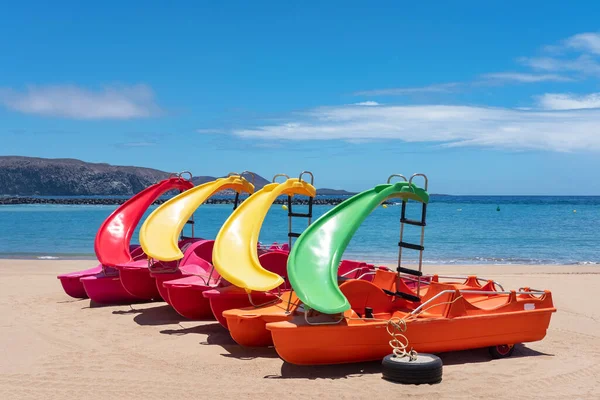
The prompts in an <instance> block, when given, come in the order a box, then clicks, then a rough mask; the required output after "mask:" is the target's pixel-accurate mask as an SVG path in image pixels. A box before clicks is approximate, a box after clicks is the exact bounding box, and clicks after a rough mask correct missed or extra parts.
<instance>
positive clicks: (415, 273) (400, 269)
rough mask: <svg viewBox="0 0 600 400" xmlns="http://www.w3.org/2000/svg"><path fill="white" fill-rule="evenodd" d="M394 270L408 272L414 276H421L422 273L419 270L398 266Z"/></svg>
mask: <svg viewBox="0 0 600 400" xmlns="http://www.w3.org/2000/svg"><path fill="white" fill-rule="evenodd" d="M396 271H398V272H400V273H402V274H409V275H414V276H423V273H422V272H421V271H417V270H416V269H410V268H404V267H398V268H396Z"/></svg>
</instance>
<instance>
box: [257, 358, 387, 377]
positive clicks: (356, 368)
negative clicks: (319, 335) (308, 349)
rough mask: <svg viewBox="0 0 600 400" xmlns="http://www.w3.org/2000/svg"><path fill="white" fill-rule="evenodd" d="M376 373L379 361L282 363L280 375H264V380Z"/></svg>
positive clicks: (379, 370)
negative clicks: (320, 363) (314, 363)
mask: <svg viewBox="0 0 600 400" xmlns="http://www.w3.org/2000/svg"><path fill="white" fill-rule="evenodd" d="M378 373H381V362H380V361H371V362H362V363H354V364H339V365H294V364H290V363H288V362H285V361H284V362H283V364H282V365H281V373H280V375H266V376H265V379H344V378H355V377H360V376H363V375H371V374H378Z"/></svg>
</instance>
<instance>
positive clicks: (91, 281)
mask: <svg viewBox="0 0 600 400" xmlns="http://www.w3.org/2000/svg"><path fill="white" fill-rule="evenodd" d="M192 186H193V184H192V183H191V182H190V181H189V180H187V179H184V178H182V177H181V174H175V175H174V176H171V177H169V178H167V179H164V180H162V181H160V182H158V183H156V184H154V185H151V186H149V187H147V188H146V189H144V190H142V191H141V192H139V193H137V194H136V195H135V196H133V197H132V198H131V199H129V200H127V201H126V202H125V203H123V204H122V205H121V206H119V207H118V208H117V209H116V210H115V211H113V212H112V213H111V214H110V215H109V216H108V218H107V219H106V220H105V221H104V222H103V223H102V225H101V226H100V228H99V229H98V232H97V233H96V238H95V241H94V251H95V253H96V257H97V258H98V261H99V262H100V265H98V267H96V268H94V269H91V270H87V271H80V272H77V273H72V274H65V275H61V276H59V277H58V278H59V279H60V280H61V283H63V287H64V282H67V285H68V286H69V291H70V292H71V293H73V294H77V295H78V297H83V293H82V292H81V288H83V291H84V292H85V297H89V298H90V299H91V300H92V301H94V302H97V303H104V304H107V303H126V302H134V301H140V300H143V299H141V298H139V297H136V296H133V295H131V294H130V293H129V292H127V291H126V290H125V288H124V287H123V285H122V284H121V281H120V279H119V271H118V270H117V269H116V268H115V267H116V265H118V264H123V263H130V262H134V261H136V260H138V259H139V258H142V257H143V250H138V249H137V248H132V246H131V245H130V242H131V237H132V236H133V232H134V230H135V228H136V226H137V224H138V223H139V221H140V220H141V219H142V217H143V215H144V213H145V212H146V211H147V209H148V208H149V207H150V206H151V205H152V203H153V202H154V201H155V200H156V199H158V198H159V197H160V196H161V195H162V194H164V193H165V192H168V191H170V190H179V191H185V190H187V189H189V188H191V187H192ZM75 279H79V281H80V283H81V286H78V285H77V284H75Z"/></svg>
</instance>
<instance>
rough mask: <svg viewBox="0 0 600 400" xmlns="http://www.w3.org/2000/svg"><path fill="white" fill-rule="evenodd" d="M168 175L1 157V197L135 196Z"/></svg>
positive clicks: (63, 160) (74, 162) (63, 161)
mask: <svg viewBox="0 0 600 400" xmlns="http://www.w3.org/2000/svg"><path fill="white" fill-rule="evenodd" d="M168 175H169V174H168V173H167V172H164V171H159V170H156V169H151V168H140V167H122V166H113V165H109V164H104V163H102V164H95V163H87V162H84V161H81V160H75V159H69V158H57V159H48V158H34V157H18V156H2V157H0V194H8V195H21V196H25V195H40V196H53V195H57V196H85V195H133V194H135V193H137V192H139V191H140V190H142V189H144V188H145V187H147V186H148V185H151V184H153V183H154V182H156V181H159V180H161V179H164V178H166V177H167V176H168Z"/></svg>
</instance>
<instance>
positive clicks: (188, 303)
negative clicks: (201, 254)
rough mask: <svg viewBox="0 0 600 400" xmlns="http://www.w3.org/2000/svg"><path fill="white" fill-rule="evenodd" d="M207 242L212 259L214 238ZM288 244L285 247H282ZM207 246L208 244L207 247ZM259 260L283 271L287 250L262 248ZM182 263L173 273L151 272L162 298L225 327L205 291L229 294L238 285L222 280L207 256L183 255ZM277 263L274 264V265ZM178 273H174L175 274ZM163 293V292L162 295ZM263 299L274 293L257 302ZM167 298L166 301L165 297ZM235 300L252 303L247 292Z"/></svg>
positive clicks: (186, 313)
mask: <svg viewBox="0 0 600 400" xmlns="http://www.w3.org/2000/svg"><path fill="white" fill-rule="evenodd" d="M207 242H210V257H211V258H212V248H213V245H214V241H207ZM282 247H283V246H282ZM285 247H287V246H285ZM206 248H207V249H208V248H209V247H208V245H207V246H206ZM261 252H262V254H261V256H260V257H259V259H260V260H261V262H264V263H265V264H266V266H265V268H269V266H271V267H274V268H277V270H280V269H281V268H283V270H285V266H286V262H287V254H288V252H287V250H282V249H281V247H278V246H276V245H272V246H270V247H269V248H268V249H261ZM181 263H182V266H180V267H179V269H178V270H177V271H176V272H169V273H163V272H158V271H156V272H155V271H152V272H151V274H152V276H154V277H155V278H156V283H157V285H162V289H161V290H162V291H161V293H162V294H163V298H164V299H165V300H166V301H167V302H168V303H169V304H170V305H171V306H172V307H173V308H174V309H175V311H177V312H178V313H179V314H180V315H181V316H183V317H185V318H188V319H193V320H207V319H214V318H215V317H216V318H217V320H218V321H219V322H220V323H221V324H222V325H223V326H226V322H225V319H223V318H222V315H221V313H220V312H218V310H217V312H215V310H214V309H213V307H212V302H211V300H210V296H209V295H207V294H206V293H210V292H213V291H214V290H215V289H219V290H221V289H222V290H225V291H227V292H228V293H229V291H231V292H232V293H235V294H237V292H238V291H239V290H240V288H237V287H235V286H232V285H231V283H229V282H227V281H226V280H225V279H223V278H222V277H221V276H220V275H219V273H218V272H217V271H216V270H215V269H214V267H213V265H212V263H211V262H209V261H207V260H206V258H201V259H196V260H194V261H188V262H187V263H186V260H185V258H184V259H183V260H182V262H181ZM275 266H277V267H275ZM177 274H178V275H179V276H174V275H177ZM165 293H166V295H165ZM263 298H268V299H271V298H274V295H272V294H269V295H267V296H264V295H263V296H260V297H257V299H258V301H261V299H263ZM167 299H168V300H167ZM236 299H238V301H237V302H236V303H235V304H241V305H240V307H248V306H250V305H251V303H250V302H249V300H248V295H247V294H245V292H244V295H243V296H236Z"/></svg>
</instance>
